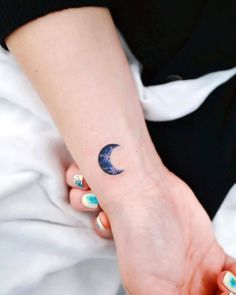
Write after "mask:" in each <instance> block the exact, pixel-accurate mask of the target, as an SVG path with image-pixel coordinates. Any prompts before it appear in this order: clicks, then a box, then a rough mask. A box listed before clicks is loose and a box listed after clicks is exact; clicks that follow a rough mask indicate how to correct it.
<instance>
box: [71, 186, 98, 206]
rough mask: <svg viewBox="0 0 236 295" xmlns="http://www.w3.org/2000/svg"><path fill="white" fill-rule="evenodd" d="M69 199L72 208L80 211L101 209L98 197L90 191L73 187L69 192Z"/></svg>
mask: <svg viewBox="0 0 236 295" xmlns="http://www.w3.org/2000/svg"><path fill="white" fill-rule="evenodd" d="M69 200H70V204H71V206H72V208H74V209H75V210H78V211H98V210H100V207H99V204H98V199H97V197H96V196H95V195H94V194H93V193H92V192H91V191H90V190H87V191H86V192H84V191H82V190H79V189H76V188H72V189H71V190H70V193H69Z"/></svg>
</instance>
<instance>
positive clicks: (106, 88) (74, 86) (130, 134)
mask: <svg viewBox="0 0 236 295" xmlns="http://www.w3.org/2000/svg"><path fill="white" fill-rule="evenodd" d="M7 45H8V46H9V48H10V50H11V52H12V53H13V54H14V55H15V56H16V58H17V59H18V61H19V63H20V64H21V66H22V68H23V69H24V71H25V72H26V74H27V75H28V77H29V78H30V80H31V81H32V83H33V85H34V87H35V89H36V90H37V91H38V93H39V95H40V96H41V98H42V99H43V100H44V102H45V104H46V106H47V108H48V109H49V111H50V112H51V114H52V116H53V118H54V120H55V122H56V125H57V126H58V129H59V131H60V132H61V134H62V136H63V138H64V140H65V142H66V145H67V147H68V149H69V151H70V152H71V154H72V156H73V158H74V160H75V161H76V162H77V163H78V165H79V167H80V168H81V171H82V173H83V174H84V176H85V178H86V180H87V181H88V183H89V185H90V187H91V188H92V189H93V191H94V192H95V193H96V194H97V195H98V197H100V198H108V197H111V196H112V195H114V196H115V195H119V194H120V195H121V194H125V193H127V192H128V191H130V190H131V189H132V187H133V186H134V185H136V184H137V185H140V183H142V181H143V179H144V178H145V177H146V176H149V177H154V178H155V177H156V178H158V177H159V176H158V174H159V173H161V170H162V163H161V161H160V159H159V157H158V155H157V153H156V151H155V148H154V146H153V144H152V142H151V139H150V137H149V134H148V131H147V129H146V125H145V120H144V117H143V112H142V109H141V106H140V104H139V100H138V94H137V90H136V87H135V83H134V81H133V78H132V75H131V72H130V69H129V66H128V63H127V60H126V58H125V55H124V53H123V50H122V48H121V46H120V43H119V39H118V36H117V34H116V31H115V28H114V25H113V23H112V20H111V17H110V14H109V12H108V10H106V9H104V8H80V9H70V10H64V11H61V12H56V13H53V14H50V15H47V16H45V17H42V18H40V19H37V20H35V21H33V22H31V23H29V24H27V25H25V26H24V27H21V28H20V29H18V30H17V31H16V32H14V33H13V34H12V35H11V36H10V37H9V38H8V40H7ZM111 143H115V144H119V145H120V147H119V148H117V149H115V150H114V152H113V154H112V156H111V158H112V163H113V164H114V166H116V167H118V168H120V169H124V172H122V173H121V174H119V175H114V176H113V175H109V174H107V173H105V172H104V171H103V170H102V169H101V168H100V167H99V164H98V155H99V152H100V150H101V149H102V148H103V147H104V146H105V145H107V144H111Z"/></svg>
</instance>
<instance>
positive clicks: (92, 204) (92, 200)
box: [81, 194, 98, 209]
mask: <svg viewBox="0 0 236 295" xmlns="http://www.w3.org/2000/svg"><path fill="white" fill-rule="evenodd" d="M81 202H82V204H83V205H84V206H85V207H86V208H90V209H97V208H98V199H97V197H96V196H95V195H94V194H85V195H83V197H82V200H81Z"/></svg>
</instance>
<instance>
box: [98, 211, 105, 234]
mask: <svg viewBox="0 0 236 295" xmlns="http://www.w3.org/2000/svg"><path fill="white" fill-rule="evenodd" d="M96 224H97V227H98V228H99V229H100V230H102V231H104V230H106V228H105V227H104V225H103V224H102V221H101V219H100V216H99V215H98V217H97V219H96Z"/></svg>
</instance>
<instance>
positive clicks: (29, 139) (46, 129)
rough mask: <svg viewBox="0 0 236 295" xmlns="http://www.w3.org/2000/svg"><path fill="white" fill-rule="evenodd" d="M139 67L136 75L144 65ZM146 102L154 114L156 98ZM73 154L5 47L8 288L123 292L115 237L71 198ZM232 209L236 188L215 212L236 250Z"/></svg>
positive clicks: (0, 136) (0, 261)
mask: <svg viewBox="0 0 236 295" xmlns="http://www.w3.org/2000/svg"><path fill="white" fill-rule="evenodd" d="M134 69H135V68H134V67H133V70H134ZM134 74H135V75H136V77H137V75H138V72H134ZM224 79H225V78H223V80H224ZM221 81H222V80H221ZM190 84H191V82H190V83H189V86H190ZM172 85H178V83H177V82H176V83H175V82H173V84H172ZM182 87H183V86H182ZM186 87H187V84H186ZM139 88H141V87H140V81H139ZM190 88H191V87H190ZM140 93H145V98H144V97H141V100H143V102H142V103H144V102H145V101H148V100H149V96H147V95H148V93H151V94H150V98H151V99H152V101H154V100H153V95H154V94H153V93H154V92H153V91H150V92H149V91H146V90H145V88H142V92H140ZM172 95H173V93H172ZM157 97H158V96H157ZM167 99H169V97H167ZM156 101H157V100H156ZM144 104H145V103H144ZM194 104H195V103H194ZM147 106H148V108H147ZM145 107H146V111H147V112H148V113H149V115H150V113H151V109H152V107H154V105H151V104H147V103H146V104H145ZM178 107H179V108H181V104H180V105H178ZM195 107H196V104H195ZM149 108H150V109H149ZM163 109H164V108H163ZM184 110H185V112H186V106H184ZM192 110H193V109H192V108H189V111H192ZM182 114H183V113H182ZM159 115H160V117H161V118H164V117H165V114H164V113H163V114H161V113H159ZM70 161H71V158H70V156H69V153H68V152H67V150H66V148H65V146H64V144H63V141H62V139H61V137H60V135H59V133H58V131H57V129H56V128H55V126H54V124H53V122H52V120H51V118H50V116H49V114H48V112H47V111H46V109H45V107H44V106H43V104H42V103H41V101H40V98H39V97H38V96H37V94H36V93H35V91H34V90H33V89H32V87H31V85H30V83H29V82H28V80H27V79H26V77H25V76H24V74H23V73H22V71H21V70H20V68H19V67H18V65H17V63H16V62H15V60H14V58H13V57H12V56H11V55H10V54H9V53H7V52H5V51H4V50H2V49H0V167H1V170H0V294H1V295H32V294H34V295H42V294H43V295H54V294H66V295H75V294H76V295H77V294H81V295H116V293H117V292H118V289H119V284H120V279H119V274H118V270H117V264H116V259H115V250H114V245H113V242H111V241H106V240H102V239H100V238H98V237H97V236H96V235H95V234H94V232H93V230H92V228H91V220H90V217H88V216H87V214H82V213H78V212H75V211H73V210H72V208H70V206H69V205H68V202H67V195H68V194H67V189H66V185H65V181H64V177H65V175H64V173H65V168H66V167H67V165H68V164H69V163H70ZM233 210H236V188H234V189H232V190H231V192H230V194H229V196H228V197H227V199H226V201H225V205H224V206H222V208H221V210H220V211H219V213H218V215H217V217H216V219H215V226H216V233H217V236H218V237H219V239H220V242H221V243H222V245H223V246H224V247H225V249H227V251H228V252H229V253H230V254H231V255H235V256H236V247H235V243H236V241H235V235H232V234H231V232H232V230H233V226H234V224H235V223H236V214H234V213H233V212H235V211H233ZM229 242H230V243H229Z"/></svg>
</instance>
